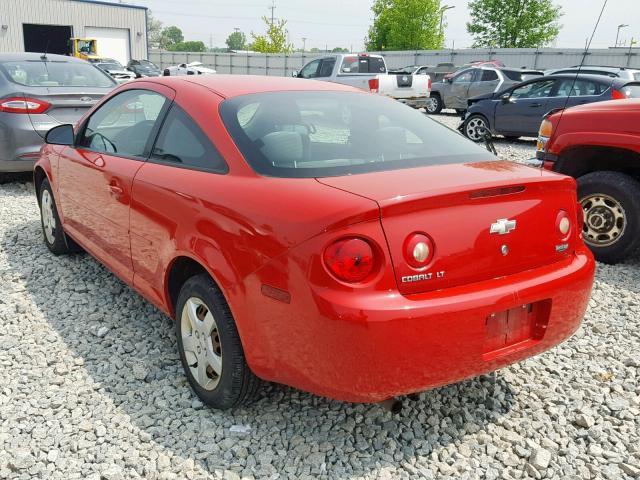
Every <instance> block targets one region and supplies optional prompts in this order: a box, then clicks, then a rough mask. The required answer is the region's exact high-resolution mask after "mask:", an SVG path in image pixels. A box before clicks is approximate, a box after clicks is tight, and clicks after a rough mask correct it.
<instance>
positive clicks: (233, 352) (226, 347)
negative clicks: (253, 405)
mask: <svg viewBox="0 0 640 480" xmlns="http://www.w3.org/2000/svg"><path fill="white" fill-rule="evenodd" d="M176 307H177V308H176V334H177V335H176V336H177V340H178V350H179V353H180V359H181V361H182V366H183V367H184V370H185V373H186V375H187V379H188V380H189V384H190V385H191V387H192V388H193V390H194V392H195V393H196V395H198V397H199V398H200V400H202V402H203V403H205V404H206V405H209V406H210V407H214V408H219V409H227V408H231V407H235V406H238V405H241V404H245V403H249V402H251V401H252V400H253V399H254V398H255V397H256V395H257V393H258V390H259V388H260V385H261V383H262V382H261V380H260V379H259V378H258V377H256V376H255V375H254V374H253V372H252V371H251V369H250V368H249V366H248V365H247V362H246V360H245V356H244V350H243V349H242V343H241V341H240V336H239V335H238V330H237V328H236V324H235V321H234V319H233V316H232V315H231V311H230V310H229V307H228V305H227V303H226V301H225V299H224V296H223V295H222V292H220V290H219V289H218V287H217V286H216V285H215V283H214V282H213V281H212V280H211V278H209V276H207V275H196V276H194V277H191V278H190V279H189V280H187V281H186V282H185V284H184V286H183V287H182V289H181V290H180V295H179V296H178V302H177V306H176Z"/></svg>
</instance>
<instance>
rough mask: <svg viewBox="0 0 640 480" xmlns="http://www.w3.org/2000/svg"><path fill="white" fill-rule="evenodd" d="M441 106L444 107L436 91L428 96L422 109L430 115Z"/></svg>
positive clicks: (436, 111)
mask: <svg viewBox="0 0 640 480" xmlns="http://www.w3.org/2000/svg"><path fill="white" fill-rule="evenodd" d="M443 108H444V103H442V99H441V98H440V95H438V94H437V93H434V94H433V95H431V96H430V97H429V100H428V101H427V105H426V106H425V107H424V109H425V110H426V111H427V113H428V114H430V115H433V114H435V113H440V112H441V111H442V109H443Z"/></svg>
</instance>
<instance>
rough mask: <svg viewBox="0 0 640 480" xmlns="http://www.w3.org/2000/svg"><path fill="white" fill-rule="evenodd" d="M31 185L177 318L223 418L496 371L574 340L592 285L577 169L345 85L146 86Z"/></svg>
mask: <svg viewBox="0 0 640 480" xmlns="http://www.w3.org/2000/svg"><path fill="white" fill-rule="evenodd" d="M34 175H35V185H36V190H37V195H38V202H39V204H40V208H41V212H42V228H43V232H44V241H45V243H46V245H47V246H48V247H49V249H50V250H51V251H52V252H53V253H54V254H62V253H66V252H69V251H70V250H74V249H79V248H82V249H84V250H86V251H87V252H89V253H90V254H91V255H92V256H94V257H95V258H97V259H98V260H99V261H100V262H101V263H103V264H104V265H105V266H107V267H108V268H109V269H110V270H111V271H112V272H113V273H115V274H116V275H117V276H118V277H120V278H121V279H122V280H123V281H125V282H126V283H127V284H128V285H130V286H131V287H132V288H133V289H135V290H136V291H137V292H139V293H140V294H141V295H143V296H144V297H145V298H146V299H148V300H149V301H150V302H152V303H153V304H155V305H156V306H157V307H158V308H160V309H161V310H162V311H164V312H165V313H166V314H167V315H169V316H171V317H173V318H174V319H175V321H176V322H175V323H176V332H177V335H176V336H177V344H178V350H179V352H180V356H181V359H182V364H183V366H184V369H185V372H186V375H187V377H188V379H189V382H190V383H191V385H192V387H193V389H194V390H195V392H196V394H197V395H198V396H199V397H200V398H201V399H202V401H203V402H205V403H206V404H208V405H211V406H213V407H217V408H229V407H233V406H236V405H239V404H241V403H243V402H247V401H249V400H250V399H251V398H252V397H254V396H255V394H256V391H257V389H258V387H259V385H260V383H261V380H268V381H274V382H279V383H283V384H287V385H292V386H294V387H297V388H300V389H303V390H307V391H309V392H313V393H316V394H318V395H325V396H328V397H332V398H335V399H341V400H347V401H354V402H377V401H382V400H386V399H390V398H393V397H395V396H400V395H404V394H409V393H412V392H418V391H423V390H426V389H429V388H433V387H436V386H439V385H444V384H448V383H452V382H456V381H459V380H462V379H464V378H467V377H471V376H474V375H479V374H481V373H484V372H489V371H492V370H495V369H497V368H500V367H503V366H505V365H508V364H510V363H513V362H516V361H519V360H522V359H524V358H527V357H530V356H532V355H535V354H537V353H540V352H542V351H544V350H546V349H548V348H550V347H552V346H554V345H557V344H558V343H560V342H562V341H563V340H565V339H566V338H567V337H569V336H570V335H571V334H572V333H573V332H574V331H575V330H576V329H577V328H578V326H579V325H580V321H581V319H582V316H583V314H584V311H585V308H586V306H587V302H588V299H589V295H590V291H591V286H592V281H593V275H594V261H593V258H592V256H591V254H590V253H589V251H588V250H587V249H586V248H585V246H584V244H583V242H582V239H581V237H580V232H581V230H582V228H581V222H582V218H581V209H579V208H578V206H577V203H576V185H575V181H574V180H573V179H572V178H569V177H565V176H561V175H558V174H555V173H551V172H546V171H540V170H536V169H533V168H529V167H526V166H522V165H518V164H515V163H511V162H507V161H499V160H497V159H496V158H495V157H493V156H492V155H491V154H489V153H488V152H487V151H486V150H484V149H482V148H480V147H478V146H476V145H475V144H473V143H472V142H470V141H469V140H467V139H465V138H463V137H462V136H460V135H459V134H457V133H456V132H454V131H452V130H450V129H448V128H445V127H443V126H441V125H440V124H438V123H437V122H434V121H432V120H430V119H429V118H427V117H425V116H424V115H423V114H421V113H419V112H417V111H415V110H413V109H411V108H409V107H406V106H404V105H402V104H400V103H398V102H396V101H393V100H391V99H388V98H384V97H381V96H377V95H374V94H370V93H365V92H362V91H360V90H357V89H355V88H351V87H346V86H342V85H337V84H332V83H325V82H317V81H313V80H303V79H286V78H271V77H255V76H222V75H215V76H201V77H176V78H172V77H164V78H158V79H144V80H140V81H134V82H130V83H127V84H126V85H123V86H121V87H119V88H118V89H116V90H115V91H114V92H113V93H112V94H110V95H109V96H107V97H106V98H105V99H104V100H102V101H101V102H100V103H99V104H98V105H96V106H95V107H94V108H93V109H92V110H91V111H89V112H88V114H87V115H86V116H85V117H84V118H83V119H82V120H81V121H80V122H79V123H78V125H77V126H75V127H72V126H71V125H62V126H58V127H56V128H54V129H52V130H50V131H49V133H48V136H47V145H46V146H45V147H44V148H43V150H42V153H41V157H40V159H39V161H38V162H37V164H36V167H35V174H34Z"/></svg>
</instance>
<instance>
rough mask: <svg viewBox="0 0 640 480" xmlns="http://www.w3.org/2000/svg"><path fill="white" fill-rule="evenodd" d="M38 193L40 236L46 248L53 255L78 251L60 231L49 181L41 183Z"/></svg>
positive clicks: (71, 241)
mask: <svg viewBox="0 0 640 480" xmlns="http://www.w3.org/2000/svg"><path fill="white" fill-rule="evenodd" d="M38 193H39V199H38V200H39V203H40V222H41V225H42V236H43V237H44V243H45V245H46V246H47V248H48V249H49V250H51V253H53V254H55V255H62V254H65V253H71V252H78V251H80V250H81V249H80V247H79V246H78V245H77V244H76V243H75V242H74V241H73V240H72V239H71V238H69V237H67V236H66V235H65V233H64V230H63V229H62V222H61V221H60V216H59V215H58V209H57V207H56V201H55V199H54V197H53V191H52V190H51V184H50V183H49V180H47V179H45V180H43V181H42V183H41V184H40V188H39V189H38Z"/></svg>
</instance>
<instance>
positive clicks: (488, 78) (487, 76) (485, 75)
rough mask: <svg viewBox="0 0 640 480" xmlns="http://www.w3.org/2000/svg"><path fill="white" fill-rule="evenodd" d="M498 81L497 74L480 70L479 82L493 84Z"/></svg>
mask: <svg viewBox="0 0 640 480" xmlns="http://www.w3.org/2000/svg"><path fill="white" fill-rule="evenodd" d="M495 80H498V74H497V73H496V72H495V71H494V70H482V77H480V81H481V82H493V81H495Z"/></svg>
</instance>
